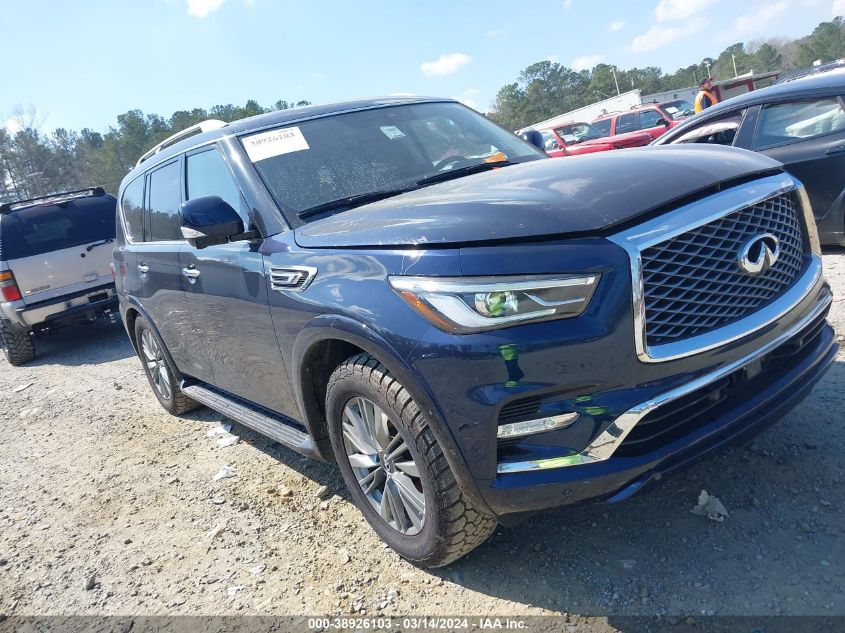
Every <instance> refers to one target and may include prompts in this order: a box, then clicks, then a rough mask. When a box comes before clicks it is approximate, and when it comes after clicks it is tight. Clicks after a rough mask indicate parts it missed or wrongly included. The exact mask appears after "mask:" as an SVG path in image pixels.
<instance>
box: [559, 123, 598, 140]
mask: <svg viewBox="0 0 845 633" xmlns="http://www.w3.org/2000/svg"><path fill="white" fill-rule="evenodd" d="M555 132H557V134H558V136H560V138H562V139H563V140H564V142H565V143H566V144H567V145H571V144H574V143H581V142H583V141H592V140H594V139H597V138H601V137H602V133H601V132H600V131H599V130H597V129H596V128H594V127H593V126H592V125H590V124H589V123H573V124H572V125H564V126H563V127H559V128H558V129H556V130H555Z"/></svg>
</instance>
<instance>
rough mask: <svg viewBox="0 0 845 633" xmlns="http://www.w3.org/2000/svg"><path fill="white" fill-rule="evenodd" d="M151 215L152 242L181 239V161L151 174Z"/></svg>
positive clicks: (149, 210)
mask: <svg viewBox="0 0 845 633" xmlns="http://www.w3.org/2000/svg"><path fill="white" fill-rule="evenodd" d="M147 200H148V212H149V215H150V225H149V226H150V239H149V241H151V242H160V241H164V240H181V239H182V232H181V230H180V225H181V222H180V220H179V205H180V204H181V203H182V194H181V190H180V187H179V161H176V162H173V163H170V164H169V165H165V166H164V167H161V168H159V169H156V170H155V171H154V172H152V173H151V174H150V193H149V195H148V196H147Z"/></svg>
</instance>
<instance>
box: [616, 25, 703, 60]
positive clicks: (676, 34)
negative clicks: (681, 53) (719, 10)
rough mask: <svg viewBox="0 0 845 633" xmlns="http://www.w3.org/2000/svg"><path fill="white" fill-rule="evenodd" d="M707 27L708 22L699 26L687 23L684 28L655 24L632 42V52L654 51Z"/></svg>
mask: <svg viewBox="0 0 845 633" xmlns="http://www.w3.org/2000/svg"><path fill="white" fill-rule="evenodd" d="M706 26H707V23H706V22H699V23H698V24H696V23H687V24H685V25H683V26H660V25H659V24H653V25H652V26H651V28H650V29H649V30H648V31H646V32H645V33H643V34H642V35H638V36H637V37H635V38H634V40H633V41H632V42H631V50H632V51H633V52H635V53H642V52H644V51H653V50H654V49H656V48H660V47H661V46H666V45H667V44H671V43H672V42H675V41H677V40H679V39H681V38H682V37H685V36H687V35H690V34H691V33H695V32H696V31H700V30H701V29H703V28H704V27H706Z"/></svg>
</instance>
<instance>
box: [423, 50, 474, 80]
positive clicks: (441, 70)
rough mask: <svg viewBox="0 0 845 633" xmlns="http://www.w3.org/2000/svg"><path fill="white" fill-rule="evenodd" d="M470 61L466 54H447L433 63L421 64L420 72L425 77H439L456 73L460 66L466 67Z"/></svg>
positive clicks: (470, 58)
mask: <svg viewBox="0 0 845 633" xmlns="http://www.w3.org/2000/svg"><path fill="white" fill-rule="evenodd" d="M471 61H472V57H470V56H469V55H467V54H466V53H449V54H446V55H441V56H440V57H438V58H437V59H436V60H435V61H433V62H423V63H422V64H420V70H422V72H423V74H424V75H426V76H427V77H439V76H442V75H451V74H453V73H456V72H457V71H458V69H460V67H461V66H466V65H467V64H469V63H470V62H471Z"/></svg>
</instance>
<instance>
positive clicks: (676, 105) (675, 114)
mask: <svg viewBox="0 0 845 633" xmlns="http://www.w3.org/2000/svg"><path fill="white" fill-rule="evenodd" d="M663 109H664V110H666V112H667V113H669V115H670V116H671V117H672V118H673V119H675V120H677V119H682V118H683V117H685V116H689V115H690V114H695V109H694V107H693V105H692V104H691V103H690V102H689V101H686V100H684V99H677V100H675V101H667V102H666V103H664V104H663Z"/></svg>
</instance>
